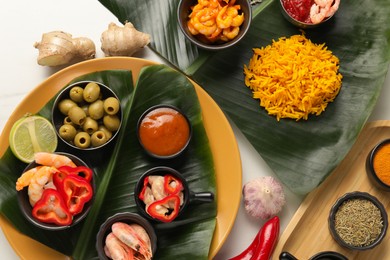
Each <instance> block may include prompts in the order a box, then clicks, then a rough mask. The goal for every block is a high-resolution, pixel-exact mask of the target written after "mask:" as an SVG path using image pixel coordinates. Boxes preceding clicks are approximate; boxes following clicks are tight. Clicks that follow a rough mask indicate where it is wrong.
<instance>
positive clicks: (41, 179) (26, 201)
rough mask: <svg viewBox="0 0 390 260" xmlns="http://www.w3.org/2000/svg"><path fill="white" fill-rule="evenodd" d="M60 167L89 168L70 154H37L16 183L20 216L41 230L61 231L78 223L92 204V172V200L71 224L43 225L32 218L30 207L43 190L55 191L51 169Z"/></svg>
mask: <svg viewBox="0 0 390 260" xmlns="http://www.w3.org/2000/svg"><path fill="white" fill-rule="evenodd" d="M60 166H71V167H77V166H85V167H88V168H89V166H88V165H87V164H86V163H85V162H84V161H82V160H81V159H80V158H78V157H76V156H74V155H72V154H68V153H61V152H58V153H37V154H36V158H35V160H34V161H33V162H31V163H30V164H29V165H27V167H26V168H25V169H24V171H23V173H22V174H21V176H20V178H19V179H18V181H17V182H16V188H17V190H18V197H17V198H18V202H19V206H20V209H21V211H22V214H23V215H24V216H25V218H26V219H27V220H28V221H29V222H30V223H32V224H33V225H35V226H37V227H39V228H42V229H46V230H63V229H67V228H70V227H72V226H74V225H76V224H77V223H80V222H81V221H82V220H83V219H84V218H85V217H86V215H87V214H88V212H89V210H90V208H91V206H92V203H93V199H94V191H95V183H94V177H93V175H94V174H93V171H92V180H91V186H92V190H93V194H92V198H91V199H90V200H89V201H88V202H86V203H85V204H84V207H83V210H82V211H81V212H80V213H78V214H76V215H74V216H73V217H72V222H71V223H70V224H67V225H57V224H53V223H45V222H42V221H40V220H38V219H36V218H35V217H34V216H33V214H32V210H33V206H32V205H34V204H36V203H38V202H39V200H40V198H41V197H42V194H43V191H44V189H49V188H51V189H56V188H55V186H54V184H53V174H54V172H55V170H53V168H59V167H60ZM39 167H40V168H39ZM46 169H47V170H46ZM30 173H31V175H30ZM29 175H30V176H29ZM33 175H36V177H32V176H33Z"/></svg>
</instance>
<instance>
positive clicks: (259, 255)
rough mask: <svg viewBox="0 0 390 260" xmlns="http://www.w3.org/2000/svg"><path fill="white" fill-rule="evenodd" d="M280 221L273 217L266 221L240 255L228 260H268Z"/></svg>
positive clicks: (277, 235)
mask: <svg viewBox="0 0 390 260" xmlns="http://www.w3.org/2000/svg"><path fill="white" fill-rule="evenodd" d="M279 229H280V221H279V217H278V216H275V217H273V218H271V219H270V220H268V221H267V222H266V223H265V224H264V225H263V226H262V228H261V229H260V230H259V232H258V233H257V235H256V237H255V238H254V240H253V241H252V243H251V244H250V245H249V247H248V248H247V249H245V250H244V251H243V252H242V253H241V254H239V255H237V256H235V257H233V258H230V259H229V260H243V259H250V260H268V259H270V257H271V255H272V252H273V250H274V248H275V245H276V242H277V240H278V237H279Z"/></svg>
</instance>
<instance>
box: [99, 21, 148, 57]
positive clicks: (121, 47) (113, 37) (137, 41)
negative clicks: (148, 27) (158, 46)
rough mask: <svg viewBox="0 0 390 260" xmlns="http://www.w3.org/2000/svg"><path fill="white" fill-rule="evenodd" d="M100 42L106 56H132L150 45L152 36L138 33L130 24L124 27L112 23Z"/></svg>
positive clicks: (127, 23)
mask: <svg viewBox="0 0 390 260" xmlns="http://www.w3.org/2000/svg"><path fill="white" fill-rule="evenodd" d="M100 40H101V43H102V46H101V48H102V51H103V52H104V54H105V56H132V55H133V54H134V53H135V52H137V51H138V50H140V49H141V48H143V47H145V46H146V45H147V44H149V42H150V35H149V34H146V33H143V32H140V31H137V30H136V29H135V28H134V26H133V24H132V23H130V22H126V23H125V25H124V27H120V26H117V25H116V24H115V23H110V24H109V25H108V29H107V30H106V31H104V32H103V33H102V35H101V39H100Z"/></svg>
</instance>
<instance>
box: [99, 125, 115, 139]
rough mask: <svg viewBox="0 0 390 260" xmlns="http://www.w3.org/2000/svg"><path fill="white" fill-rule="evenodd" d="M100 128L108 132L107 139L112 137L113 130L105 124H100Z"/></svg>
mask: <svg viewBox="0 0 390 260" xmlns="http://www.w3.org/2000/svg"><path fill="white" fill-rule="evenodd" d="M98 130H99V131H103V132H104V133H105V134H106V136H107V139H110V138H111V137H112V132H111V131H110V130H108V129H107V127H105V126H104V125H99V128H98Z"/></svg>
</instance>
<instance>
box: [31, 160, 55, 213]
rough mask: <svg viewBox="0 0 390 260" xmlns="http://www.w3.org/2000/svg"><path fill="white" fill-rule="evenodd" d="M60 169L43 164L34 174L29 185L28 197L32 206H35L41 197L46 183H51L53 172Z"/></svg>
mask: <svg viewBox="0 0 390 260" xmlns="http://www.w3.org/2000/svg"><path fill="white" fill-rule="evenodd" d="M56 172H58V170H57V169H56V168H54V167H51V166H42V167H40V168H39V169H38V171H37V172H36V173H35V174H34V175H33V176H32V178H31V180H30V184H29V185H28V197H29V201H30V204H31V206H33V207H34V205H35V203H37V201H38V200H40V199H41V197H42V194H43V191H44V189H45V185H46V184H48V183H50V182H51V181H52V178H53V174H54V173H56Z"/></svg>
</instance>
